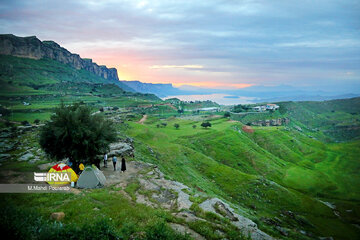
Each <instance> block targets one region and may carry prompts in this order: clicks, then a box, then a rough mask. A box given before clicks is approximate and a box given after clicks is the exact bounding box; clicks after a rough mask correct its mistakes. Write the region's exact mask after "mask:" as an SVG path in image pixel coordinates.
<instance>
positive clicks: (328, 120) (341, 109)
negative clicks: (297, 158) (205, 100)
mask: <svg viewBox="0 0 360 240" xmlns="http://www.w3.org/2000/svg"><path fill="white" fill-rule="evenodd" d="M276 104H277V105H279V106H280V108H279V110H277V111H273V112H270V111H266V112H261V113H241V114H232V116H231V118H232V119H233V120H237V121H241V122H242V123H244V124H249V123H251V122H253V121H258V120H267V119H277V118H282V117H288V118H290V120H291V121H290V126H292V127H295V126H298V127H300V128H301V130H302V131H303V133H304V134H307V136H309V137H316V138H318V139H321V140H323V141H327V142H336V141H348V140H355V139H360V138H359V136H360V98H351V99H337V100H329V101H319V102H315V101H311V102H310V101H309V102H278V103H276ZM254 106H255V105H254Z"/></svg>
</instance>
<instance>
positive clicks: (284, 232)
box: [276, 226, 289, 237]
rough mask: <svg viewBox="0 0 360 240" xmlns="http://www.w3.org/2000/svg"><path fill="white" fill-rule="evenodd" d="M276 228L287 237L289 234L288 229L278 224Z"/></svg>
mask: <svg viewBox="0 0 360 240" xmlns="http://www.w3.org/2000/svg"><path fill="white" fill-rule="evenodd" d="M276 229H277V230H278V231H279V232H280V234H281V235H283V236H285V237H286V236H287V235H289V234H288V232H287V230H286V229H285V228H283V227H280V226H276Z"/></svg>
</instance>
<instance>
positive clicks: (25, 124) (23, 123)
mask: <svg viewBox="0 0 360 240" xmlns="http://www.w3.org/2000/svg"><path fill="white" fill-rule="evenodd" d="M21 125H23V126H29V125H30V123H29V122H28V121H26V120H25V121H22V122H21Z"/></svg>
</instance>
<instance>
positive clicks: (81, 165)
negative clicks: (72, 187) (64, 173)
mask: <svg viewBox="0 0 360 240" xmlns="http://www.w3.org/2000/svg"><path fill="white" fill-rule="evenodd" d="M84 168H85V166H84V164H83V163H80V165H79V169H80V174H81V173H82V172H83V171H84Z"/></svg>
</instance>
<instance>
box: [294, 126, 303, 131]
mask: <svg viewBox="0 0 360 240" xmlns="http://www.w3.org/2000/svg"><path fill="white" fill-rule="evenodd" d="M294 128H295V129H296V130H298V131H299V132H302V128H301V127H299V126H294Z"/></svg>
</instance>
